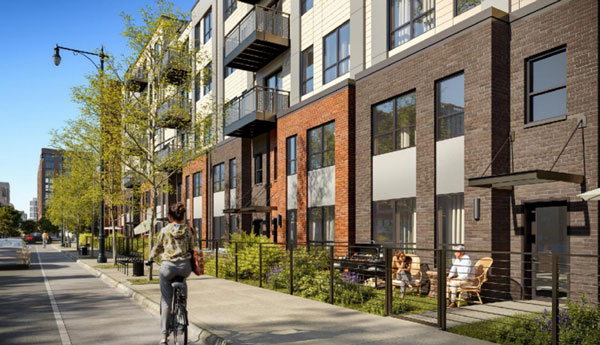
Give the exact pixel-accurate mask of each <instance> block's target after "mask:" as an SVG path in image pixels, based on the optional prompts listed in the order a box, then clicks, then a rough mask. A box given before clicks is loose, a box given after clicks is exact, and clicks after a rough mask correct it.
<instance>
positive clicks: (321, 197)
mask: <svg viewBox="0 0 600 345" xmlns="http://www.w3.org/2000/svg"><path fill="white" fill-rule="evenodd" d="M329 205H335V166H330V167H327V168H322V169H317V170H311V171H309V172H308V207H317V206H329Z"/></svg>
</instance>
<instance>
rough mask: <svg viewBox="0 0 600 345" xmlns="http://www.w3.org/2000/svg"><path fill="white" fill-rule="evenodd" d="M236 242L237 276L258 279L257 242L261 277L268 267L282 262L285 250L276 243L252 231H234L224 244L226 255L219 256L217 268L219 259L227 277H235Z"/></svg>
mask: <svg viewBox="0 0 600 345" xmlns="http://www.w3.org/2000/svg"><path fill="white" fill-rule="evenodd" d="M236 242H237V255H238V278H240V279H254V280H258V279H259V278H260V277H259V269H260V253H259V247H260V246H259V243H263V246H262V265H263V277H264V275H265V274H266V272H268V267H272V266H275V265H277V264H278V263H280V262H282V260H283V257H284V255H285V250H284V249H282V248H280V247H279V246H277V245H273V244H272V243H271V242H270V240H269V239H268V238H267V237H265V236H257V235H255V234H253V233H251V234H247V233H244V232H242V233H235V234H233V235H231V242H229V243H227V244H226V245H225V248H226V249H227V255H226V256H224V257H223V260H221V257H219V268H220V267H221V265H220V264H221V261H222V262H223V268H224V272H225V275H226V276H227V277H235V257H234V255H235V252H236V248H235V247H236Z"/></svg>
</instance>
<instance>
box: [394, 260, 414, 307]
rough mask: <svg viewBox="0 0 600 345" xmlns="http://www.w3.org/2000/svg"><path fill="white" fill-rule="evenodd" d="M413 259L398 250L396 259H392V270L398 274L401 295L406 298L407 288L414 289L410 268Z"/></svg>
mask: <svg viewBox="0 0 600 345" xmlns="http://www.w3.org/2000/svg"><path fill="white" fill-rule="evenodd" d="M411 264H412V259H411V258H410V256H406V255H405V254H404V251H402V250H396V253H395V255H394V257H392V270H393V272H396V277H395V278H396V279H397V280H399V281H400V294H401V296H402V298H404V294H405V293H406V287H407V286H408V287H409V288H412V286H411V285H410V268H411Z"/></svg>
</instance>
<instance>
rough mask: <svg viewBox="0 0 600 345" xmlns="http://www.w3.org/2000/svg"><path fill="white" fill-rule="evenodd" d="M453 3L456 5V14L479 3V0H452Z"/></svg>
mask: <svg viewBox="0 0 600 345" xmlns="http://www.w3.org/2000/svg"><path fill="white" fill-rule="evenodd" d="M454 4H455V6H456V7H455V11H454V15H456V16H458V15H459V14H462V13H465V12H467V11H468V10H470V9H472V8H473V7H475V6H477V5H479V4H481V0H454Z"/></svg>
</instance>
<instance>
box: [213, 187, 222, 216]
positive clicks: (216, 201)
mask: <svg viewBox="0 0 600 345" xmlns="http://www.w3.org/2000/svg"><path fill="white" fill-rule="evenodd" d="M223 209H225V192H224V191H223V192H218V193H213V217H221V216H223Z"/></svg>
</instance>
